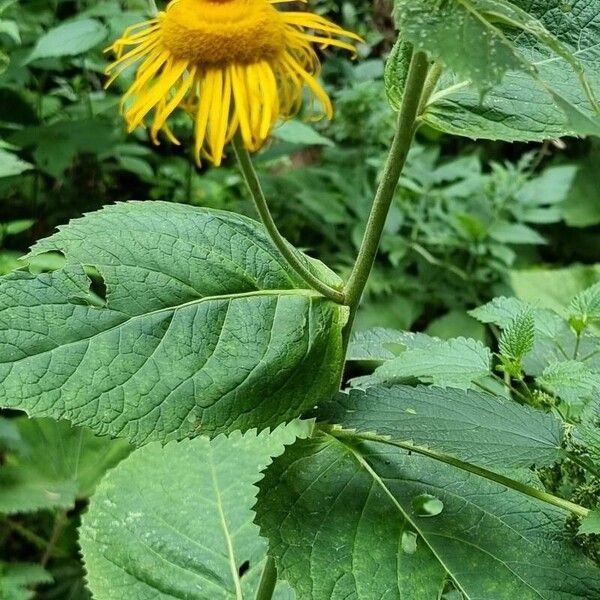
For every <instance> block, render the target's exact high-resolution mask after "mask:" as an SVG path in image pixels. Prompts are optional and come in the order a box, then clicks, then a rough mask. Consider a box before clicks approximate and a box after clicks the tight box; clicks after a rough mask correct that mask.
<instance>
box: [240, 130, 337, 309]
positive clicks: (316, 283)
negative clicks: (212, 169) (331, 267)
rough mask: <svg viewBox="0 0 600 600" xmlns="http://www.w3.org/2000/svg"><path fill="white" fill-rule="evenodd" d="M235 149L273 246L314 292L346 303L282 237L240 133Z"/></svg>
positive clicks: (257, 210)
mask: <svg viewBox="0 0 600 600" xmlns="http://www.w3.org/2000/svg"><path fill="white" fill-rule="evenodd" d="M232 144H233V149H234V151H235V155H236V157H237V160H238V164H239V166H240V170H241V172H242V174H243V176H244V180H245V181H246V185H247V186H248V190H249V191H250V195H251V196H252V200H253V202H254V206H255V208H256V212H257V213H258V215H259V216H260V219H261V221H262V222H263V225H264V226H265V229H266V230H267V233H268V234H269V237H270V238H271V240H272V241H273V244H274V245H275V246H276V248H277V249H278V250H279V252H280V253H281V255H282V256H283V257H284V259H285V260H286V261H287V262H288V264H289V265H290V266H291V267H292V269H294V271H296V273H297V274H298V275H300V277H301V278H302V279H303V280H304V281H305V282H306V283H307V284H308V285H309V286H310V287H311V288H312V289H314V290H316V291H317V292H320V293H321V294H323V296H325V297H326V298H330V299H331V300H333V301H334V302H337V303H338V304H343V303H344V295H343V293H342V292H341V291H340V290H336V289H335V288H332V287H331V286H329V285H327V284H326V283H325V282H323V281H321V280H320V279H319V278H318V277H317V276H316V275H314V274H313V273H312V272H311V271H310V270H309V269H308V267H307V266H306V263H305V262H304V261H303V260H302V259H301V258H300V255H299V253H298V252H297V251H296V249H295V248H294V247H293V246H291V245H290V244H289V243H288V242H287V240H286V239H285V238H284V237H283V236H282V235H281V233H280V231H279V229H278V228H277V224H276V223H275V220H274V219H273V215H272V214H271V211H270V210H269V205H268V204H267V199H266V198H265V194H264V192H263V189H262V186H261V185H260V181H259V179H258V175H257V174H256V170H255V169H254V165H253V164H252V160H251V158H250V154H249V152H248V150H247V149H246V148H245V146H244V142H243V140H242V138H241V135H240V134H239V133H238V134H236V135H235V136H234V138H233V142H232Z"/></svg>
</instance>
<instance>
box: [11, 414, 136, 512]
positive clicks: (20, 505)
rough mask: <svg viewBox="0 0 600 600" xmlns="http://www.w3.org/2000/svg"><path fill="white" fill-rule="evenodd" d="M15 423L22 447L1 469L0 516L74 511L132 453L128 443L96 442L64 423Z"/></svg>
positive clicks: (96, 438)
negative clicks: (76, 502)
mask: <svg viewBox="0 0 600 600" xmlns="http://www.w3.org/2000/svg"><path fill="white" fill-rule="evenodd" d="M13 422H14V423H15V424H16V425H17V427H18V431H19V444H18V447H17V449H15V451H14V452H9V453H7V454H6V456H5V460H4V464H2V465H1V466H0V489H1V490H2V493H0V514H13V513H24V512H32V511H36V510H41V509H49V508H54V507H60V508H72V507H73V506H74V505H75V501H76V500H77V499H78V498H79V499H83V498H87V497H89V496H90V495H91V494H92V492H93V491H94V488H95V486H96V483H97V482H98V480H99V479H100V478H101V477H102V476H103V475H104V473H105V471H106V470H108V469H109V468H111V467H112V466H114V465H115V464H117V463H118V462H119V461H120V460H121V459H122V458H124V457H125V456H127V454H128V453H129V451H130V449H129V446H128V444H127V443H126V442H125V441H124V440H111V439H109V438H98V437H96V436H95V435H93V434H92V433H91V431H89V430H87V429H85V428H81V427H72V426H71V425H69V423H66V422H58V421H54V420H52V419H28V418H26V417H20V418H18V419H16V420H14V421H13Z"/></svg>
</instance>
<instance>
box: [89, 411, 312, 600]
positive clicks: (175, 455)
mask: <svg viewBox="0 0 600 600" xmlns="http://www.w3.org/2000/svg"><path fill="white" fill-rule="evenodd" d="M311 429H312V425H311V423H310V422H294V423H292V424H290V425H288V426H282V427H280V428H278V429H277V430H275V431H274V432H273V433H267V432H263V433H261V434H258V435H257V434H256V433H255V432H248V433H246V434H245V435H242V434H240V433H239V432H238V433H234V434H232V435H231V436H230V437H229V438H226V437H225V436H219V437H217V438H215V439H213V440H212V441H210V440H208V439H207V438H203V437H201V438H196V439H194V440H186V441H183V442H179V443H171V444H168V445H167V446H164V447H163V446H161V445H160V444H150V445H148V446H146V447H144V448H142V449H140V450H137V451H136V452H134V453H133V454H132V455H131V456H130V457H129V458H128V459H127V460H125V461H123V462H122V463H121V464H120V465H119V466H118V467H117V468H116V469H114V470H113V471H111V472H110V473H109V474H108V476H107V477H106V478H105V479H104V480H103V481H102V483H101V485H100V486H99V488H98V492H97V493H96V494H95V495H94V497H93V498H92V501H91V504H90V509H89V511H88V513H87V514H86V515H85V516H84V518H83V524H82V527H81V535H80V542H81V547H82V549H83V556H84V561H85V564H86V569H87V572H88V578H87V579H88V583H89V587H90V589H91V591H92V593H93V594H94V598H96V600H112V599H117V598H136V600H146V599H147V600H158V599H164V600H167V599H172V598H194V599H195V600H201V599H206V600H218V599H220V598H231V599H236V598H237V599H240V598H242V597H243V598H253V597H254V594H253V592H254V590H255V588H256V587H257V584H258V581H259V580H260V577H261V573H262V569H263V567H264V563H265V558H266V552H267V542H266V540H264V539H262V538H261V537H260V536H259V532H258V527H257V526H256V525H254V524H253V522H252V520H253V517H254V513H253V511H252V506H253V505H254V503H255V501H256V493H257V491H258V490H257V488H256V486H255V483H256V482H257V481H258V480H259V479H260V478H261V471H262V470H263V469H264V468H265V467H266V466H267V465H268V464H269V463H270V462H271V458H272V457H273V456H277V455H279V454H281V453H282V452H283V450H284V445H285V444H291V443H293V442H294V440H295V439H296V437H298V436H300V437H306V436H307V435H309V434H310V431H311ZM157 484H158V485H157ZM274 598H276V599H278V600H292V599H293V593H292V592H291V590H290V589H289V587H288V586H287V585H286V584H285V583H280V584H278V586H277V590H276V593H275V596H274Z"/></svg>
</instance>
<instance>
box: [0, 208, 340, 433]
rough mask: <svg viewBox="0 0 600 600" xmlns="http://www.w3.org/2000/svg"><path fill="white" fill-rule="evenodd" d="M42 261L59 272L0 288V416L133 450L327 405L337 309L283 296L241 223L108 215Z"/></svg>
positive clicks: (78, 229)
mask: <svg viewBox="0 0 600 600" xmlns="http://www.w3.org/2000/svg"><path fill="white" fill-rule="evenodd" d="M47 251H59V252H62V253H64V254H65V255H66V257H67V266H66V267H65V268H64V269H63V270H60V271H57V272H55V273H51V274H42V275H39V276H34V275H31V274H29V273H26V272H17V273H14V274H12V275H9V276H8V277H6V278H4V279H1V280H0V356H1V357H2V358H1V361H2V362H1V363H0V406H6V407H11V408H20V409H23V410H25V411H27V412H29V413H30V414H31V415H40V416H52V417H56V418H66V419H69V420H71V421H72V422H74V423H76V424H82V425H87V426H89V427H91V428H92V429H93V430H95V431H96V432H99V433H101V434H109V435H114V436H117V437H127V438H129V439H130V440H131V441H132V442H134V443H136V444H141V443H145V442H147V441H150V440H154V439H160V440H161V441H167V440H169V439H181V438H184V437H187V436H193V435H198V434H200V433H206V434H208V435H212V434H216V433H219V432H228V431H233V430H236V429H243V430H247V429H250V428H252V427H258V428H265V427H269V426H276V425H278V424H280V423H282V422H285V421H290V420H292V419H294V418H295V417H297V416H298V415H299V414H301V413H302V412H303V411H305V410H307V409H309V408H311V407H312V406H314V405H315V404H317V403H319V402H321V401H322V400H324V399H328V398H329V397H330V396H331V395H332V393H334V392H335V391H337V386H338V381H339V374H340V369H341V365H342V342H341V330H342V328H343V326H344V324H345V321H346V318H347V309H346V308H345V307H341V306H339V305H336V304H334V303H333V302H331V301H329V300H326V299H325V298H323V297H322V296H320V295H319V294H317V293H316V292H314V291H312V290H307V289H297V288H300V287H301V286H302V282H301V281H299V278H298V277H297V276H296V275H295V274H294V273H293V272H292V271H291V269H290V268H289V267H288V266H287V265H286V263H284V261H283V259H282V258H281V257H280V256H279V254H278V253H277V252H276V251H275V250H274V248H273V246H272V245H271V243H270V241H269V240H268V238H267V237H266V235H265V234H264V232H263V230H262V228H260V226H259V225H258V224H257V223H255V222H254V221H251V220H250V219H246V218H242V217H239V216H236V215H233V214H229V213H225V212H220V211H214V210H208V209H197V208H192V207H188V206H181V205H175V204H169V203H150V202H145V203H139V202H138V203H128V204H121V205H117V206H112V207H109V208H106V209H104V210H102V211H100V212H98V213H94V214H92V215H89V216H87V217H84V218H83V219H80V220H76V221H73V222H72V223H71V224H70V225H68V226H66V227H64V228H63V229H61V231H59V233H57V234H56V235H54V236H53V237H51V238H49V239H47V240H45V241H42V242H40V243H39V244H38V245H37V246H36V247H35V249H34V253H40V252H47ZM306 263H307V265H308V266H310V267H311V268H312V269H313V270H315V271H318V272H319V273H320V274H321V277H328V278H329V281H330V283H332V284H334V285H337V284H338V281H337V279H336V278H335V276H334V275H332V274H331V273H329V272H328V271H326V269H325V267H323V266H322V265H321V264H320V263H317V262H312V261H309V259H306ZM81 265H88V266H91V267H93V269H92V271H91V273H92V276H93V277H94V281H95V289H96V290H97V291H98V292H99V293H103V292H104V290H105V295H106V298H105V299H104V298H103V297H101V296H99V295H98V294H96V293H94V291H92V289H90V285H91V281H90V279H89V277H88V276H87V275H86V274H85V273H84V270H83V267H82V266H81ZM98 275H99V276H100V277H101V281H99V277H98Z"/></svg>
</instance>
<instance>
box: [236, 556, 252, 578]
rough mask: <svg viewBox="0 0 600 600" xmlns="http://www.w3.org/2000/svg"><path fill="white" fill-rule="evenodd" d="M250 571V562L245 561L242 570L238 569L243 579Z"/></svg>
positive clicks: (241, 566)
mask: <svg viewBox="0 0 600 600" xmlns="http://www.w3.org/2000/svg"><path fill="white" fill-rule="evenodd" d="M249 570H250V561H249V560H245V561H244V562H243V563H242V564H241V565H240V568H239V569H238V573H239V574H240V577H242V576H243V575H244V574H245V573H247V572H248V571H249Z"/></svg>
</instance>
